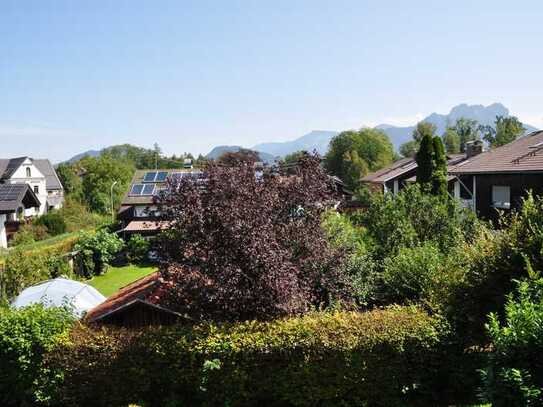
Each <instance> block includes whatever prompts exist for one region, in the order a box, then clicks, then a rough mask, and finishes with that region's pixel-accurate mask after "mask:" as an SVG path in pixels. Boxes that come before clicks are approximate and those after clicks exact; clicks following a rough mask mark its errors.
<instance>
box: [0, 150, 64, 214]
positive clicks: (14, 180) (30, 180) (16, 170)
mask: <svg viewBox="0 0 543 407" xmlns="http://www.w3.org/2000/svg"><path fill="white" fill-rule="evenodd" d="M0 184H28V185H30V188H31V189H32V191H33V192H34V194H35V195H36V196H37V198H38V199H39V201H40V206H39V208H37V209H36V208H32V207H31V208H27V209H25V213H24V215H25V216H27V217H28V216H35V215H43V214H45V213H47V212H48V211H49V210H51V209H59V208H61V207H62V203H63V202H64V188H63V187H62V184H61V182H60V180H59V178H58V176H57V173H56V171H55V169H54V168H53V165H52V164H51V162H50V161H49V160H47V159H33V158H30V157H19V158H8V159H0Z"/></svg>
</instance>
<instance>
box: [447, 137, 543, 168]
mask: <svg viewBox="0 0 543 407" xmlns="http://www.w3.org/2000/svg"><path fill="white" fill-rule="evenodd" d="M449 172H450V173H452V174H484V173H525V172H543V131H536V132H533V133H530V134H528V135H526V136H524V137H520V138H519V139H517V140H515V141H513V142H511V143H509V144H505V145H503V146H501V147H496V148H493V149H491V150H488V151H485V152H483V153H481V154H479V155H477V156H475V157H471V158H469V159H467V160H465V161H463V162H461V163H459V164H457V165H456V166H454V167H453V168H451V169H449Z"/></svg>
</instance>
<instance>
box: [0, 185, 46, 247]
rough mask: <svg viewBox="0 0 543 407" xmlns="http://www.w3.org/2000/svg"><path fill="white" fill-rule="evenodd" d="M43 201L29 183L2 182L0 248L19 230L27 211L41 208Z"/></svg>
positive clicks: (0, 191)
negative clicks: (21, 220)
mask: <svg viewBox="0 0 543 407" xmlns="http://www.w3.org/2000/svg"><path fill="white" fill-rule="evenodd" d="M40 206H41V202H40V200H39V199H38V197H37V196H36V194H35V193H34V191H33V189H32V188H31V186H30V185H29V184H26V183H21V184H0V248H4V249H5V248H7V247H8V240H9V238H10V237H11V235H12V234H13V233H15V231H16V230H17V226H18V224H19V219H21V218H22V217H24V216H25V213H28V212H31V211H37V210H39V208H40Z"/></svg>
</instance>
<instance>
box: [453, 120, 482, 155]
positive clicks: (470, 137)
mask: <svg viewBox="0 0 543 407" xmlns="http://www.w3.org/2000/svg"><path fill="white" fill-rule="evenodd" d="M454 130H455V132H456V134H458V137H459V138H460V152H462V153H463V152H465V151H466V144H467V143H468V142H469V141H474V140H479V139H480V138H481V137H480V134H479V131H480V126H479V124H478V123H477V120H473V119H466V118H464V117H461V118H460V119H458V120H457V121H456V123H455V125H454Z"/></svg>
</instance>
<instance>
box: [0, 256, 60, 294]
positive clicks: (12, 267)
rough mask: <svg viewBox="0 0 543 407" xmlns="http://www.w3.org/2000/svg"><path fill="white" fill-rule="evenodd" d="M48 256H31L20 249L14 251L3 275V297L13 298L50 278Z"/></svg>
mask: <svg viewBox="0 0 543 407" xmlns="http://www.w3.org/2000/svg"><path fill="white" fill-rule="evenodd" d="M47 259H48V257H47V256H44V255H40V254H38V255H29V254H28V253H26V252H24V251H23V250H20V249H15V250H12V251H11V252H10V253H9V255H8V256H7V258H6V265H5V270H4V272H3V273H2V275H1V277H0V278H1V280H2V291H3V292H2V295H3V296H5V297H6V298H13V297H15V296H16V295H17V294H19V292H21V291H22V290H23V289H24V288H26V287H28V286H30V285H32V284H35V283H38V282H40V281H43V280H48V279H49V278H50V274H49V267H48V263H47Z"/></svg>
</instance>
